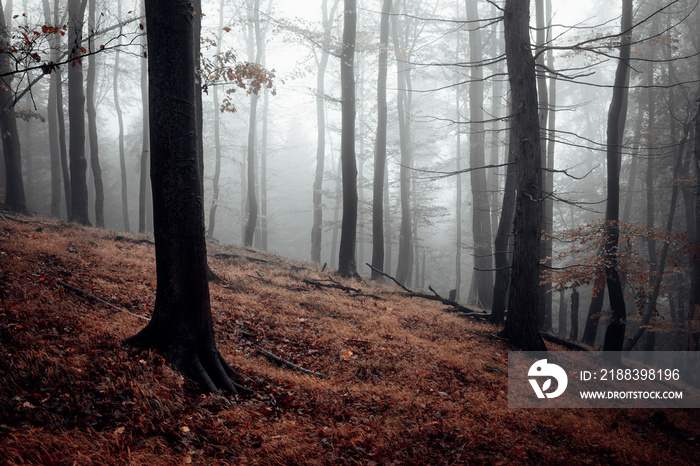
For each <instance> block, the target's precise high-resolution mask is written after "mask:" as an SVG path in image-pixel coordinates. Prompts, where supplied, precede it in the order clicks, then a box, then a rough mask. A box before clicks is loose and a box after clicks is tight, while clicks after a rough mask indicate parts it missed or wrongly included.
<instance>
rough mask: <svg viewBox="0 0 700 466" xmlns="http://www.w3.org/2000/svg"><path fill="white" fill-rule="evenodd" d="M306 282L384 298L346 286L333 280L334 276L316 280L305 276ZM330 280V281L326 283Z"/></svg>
mask: <svg viewBox="0 0 700 466" xmlns="http://www.w3.org/2000/svg"><path fill="white" fill-rule="evenodd" d="M302 281H303V282H304V283H306V284H307V285H312V286H315V287H317V288H321V287H325V288H336V289H338V290H342V291H345V292H346V293H352V295H353V296H367V297H369V298H374V299H380V300H383V299H384V298H382V297H381V296H377V295H376V294H370V293H365V292H364V291H362V290H361V289H359V288H353V287H351V286H346V285H343V284H342V283H340V282H338V281H336V280H333V279H332V278H328V279H326V280H314V279H312V278H304V279H303V280H302ZM326 282H328V283H326Z"/></svg>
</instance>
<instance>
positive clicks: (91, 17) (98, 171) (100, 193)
mask: <svg viewBox="0 0 700 466" xmlns="http://www.w3.org/2000/svg"><path fill="white" fill-rule="evenodd" d="M95 4H96V2H95V0H90V2H89V6H88V10H89V12H88V31H89V32H88V44H89V45H88V50H90V51H93V45H94V44H93V43H92V41H93V37H94V35H95V15H96V13H97V12H96V6H95ZM119 6H120V9H121V1H120V2H119ZM119 17H121V15H119ZM120 40H121V36H120ZM117 54H119V49H117ZM117 56H119V55H117ZM96 73H97V55H91V56H90V64H89V66H88V72H87V117H88V134H89V139H90V168H91V169H92V177H93V179H94V183H95V224H96V225H97V226H98V227H102V228H104V226H105V215H104V204H105V195H104V187H103V183H102V168H101V167H100V155H99V145H98V141H97V111H96V109H95V75H96ZM114 75H115V79H116V75H117V70H116V66H115V70H114ZM116 88H117V87H116V82H115V86H114V89H115V91H114V92H115V93H116V92H117V91H116ZM119 116H120V118H119V125H120V126H119V129H120V141H119V148H120V149H123V148H124V142H123V134H122V133H123V129H122V126H123V125H122V121H121V111H120V112H119ZM127 231H128V228H127Z"/></svg>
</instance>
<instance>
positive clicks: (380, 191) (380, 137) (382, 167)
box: [372, 0, 392, 280]
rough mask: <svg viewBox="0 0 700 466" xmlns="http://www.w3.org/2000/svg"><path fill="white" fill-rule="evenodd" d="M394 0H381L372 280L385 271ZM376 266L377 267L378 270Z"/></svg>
mask: <svg viewBox="0 0 700 466" xmlns="http://www.w3.org/2000/svg"><path fill="white" fill-rule="evenodd" d="M391 8H392V0H384V1H383V2H382V17H381V22H380V26H379V64H378V68H379V69H378V73H377V74H378V76H377V139H376V141H375V147H374V185H373V186H372V267H373V269H372V280H382V279H383V277H382V275H381V274H380V273H379V271H384V189H385V187H384V177H385V175H386V126H387V112H388V110H387V103H386V80H387V68H388V65H387V55H388V52H389V21H390V14H391ZM375 269H376V270H375Z"/></svg>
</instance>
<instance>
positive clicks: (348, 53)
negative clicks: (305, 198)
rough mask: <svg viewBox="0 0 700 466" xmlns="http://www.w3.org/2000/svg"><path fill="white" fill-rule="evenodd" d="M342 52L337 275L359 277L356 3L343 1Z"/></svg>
mask: <svg viewBox="0 0 700 466" xmlns="http://www.w3.org/2000/svg"><path fill="white" fill-rule="evenodd" d="M344 10H345V11H344V13H343V53H342V55H341V57H340V82H341V87H342V93H341V95H342V97H341V98H342V119H341V120H342V132H341V142H340V154H341V155H340V158H341V166H342V178H343V180H342V181H343V223H342V228H341V231H340V251H339V253H338V273H339V274H340V275H341V276H343V277H354V278H357V277H359V274H358V273H357V264H356V262H355V261H356V258H355V247H356V241H357V161H356V160H355V76H354V69H355V66H354V64H355V35H356V30H357V4H356V1H355V0H344Z"/></svg>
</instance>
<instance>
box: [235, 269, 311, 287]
mask: <svg viewBox="0 0 700 466" xmlns="http://www.w3.org/2000/svg"><path fill="white" fill-rule="evenodd" d="M255 273H256V274H257V277H256V276H254V275H250V274H248V276H249V277H250V278H255V279H257V280H260V281H261V282H263V283H264V284H266V285H270V286H276V287H278V288H284V289H285V290H289V291H309V290H308V289H307V288H302V287H300V286H297V287H293V286H287V285H280V284H278V283H273V282H271V281H270V280H268V279H266V278H265V277H263V276H262V274H261V273H260V272H258V271H257V270H256V271H255Z"/></svg>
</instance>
